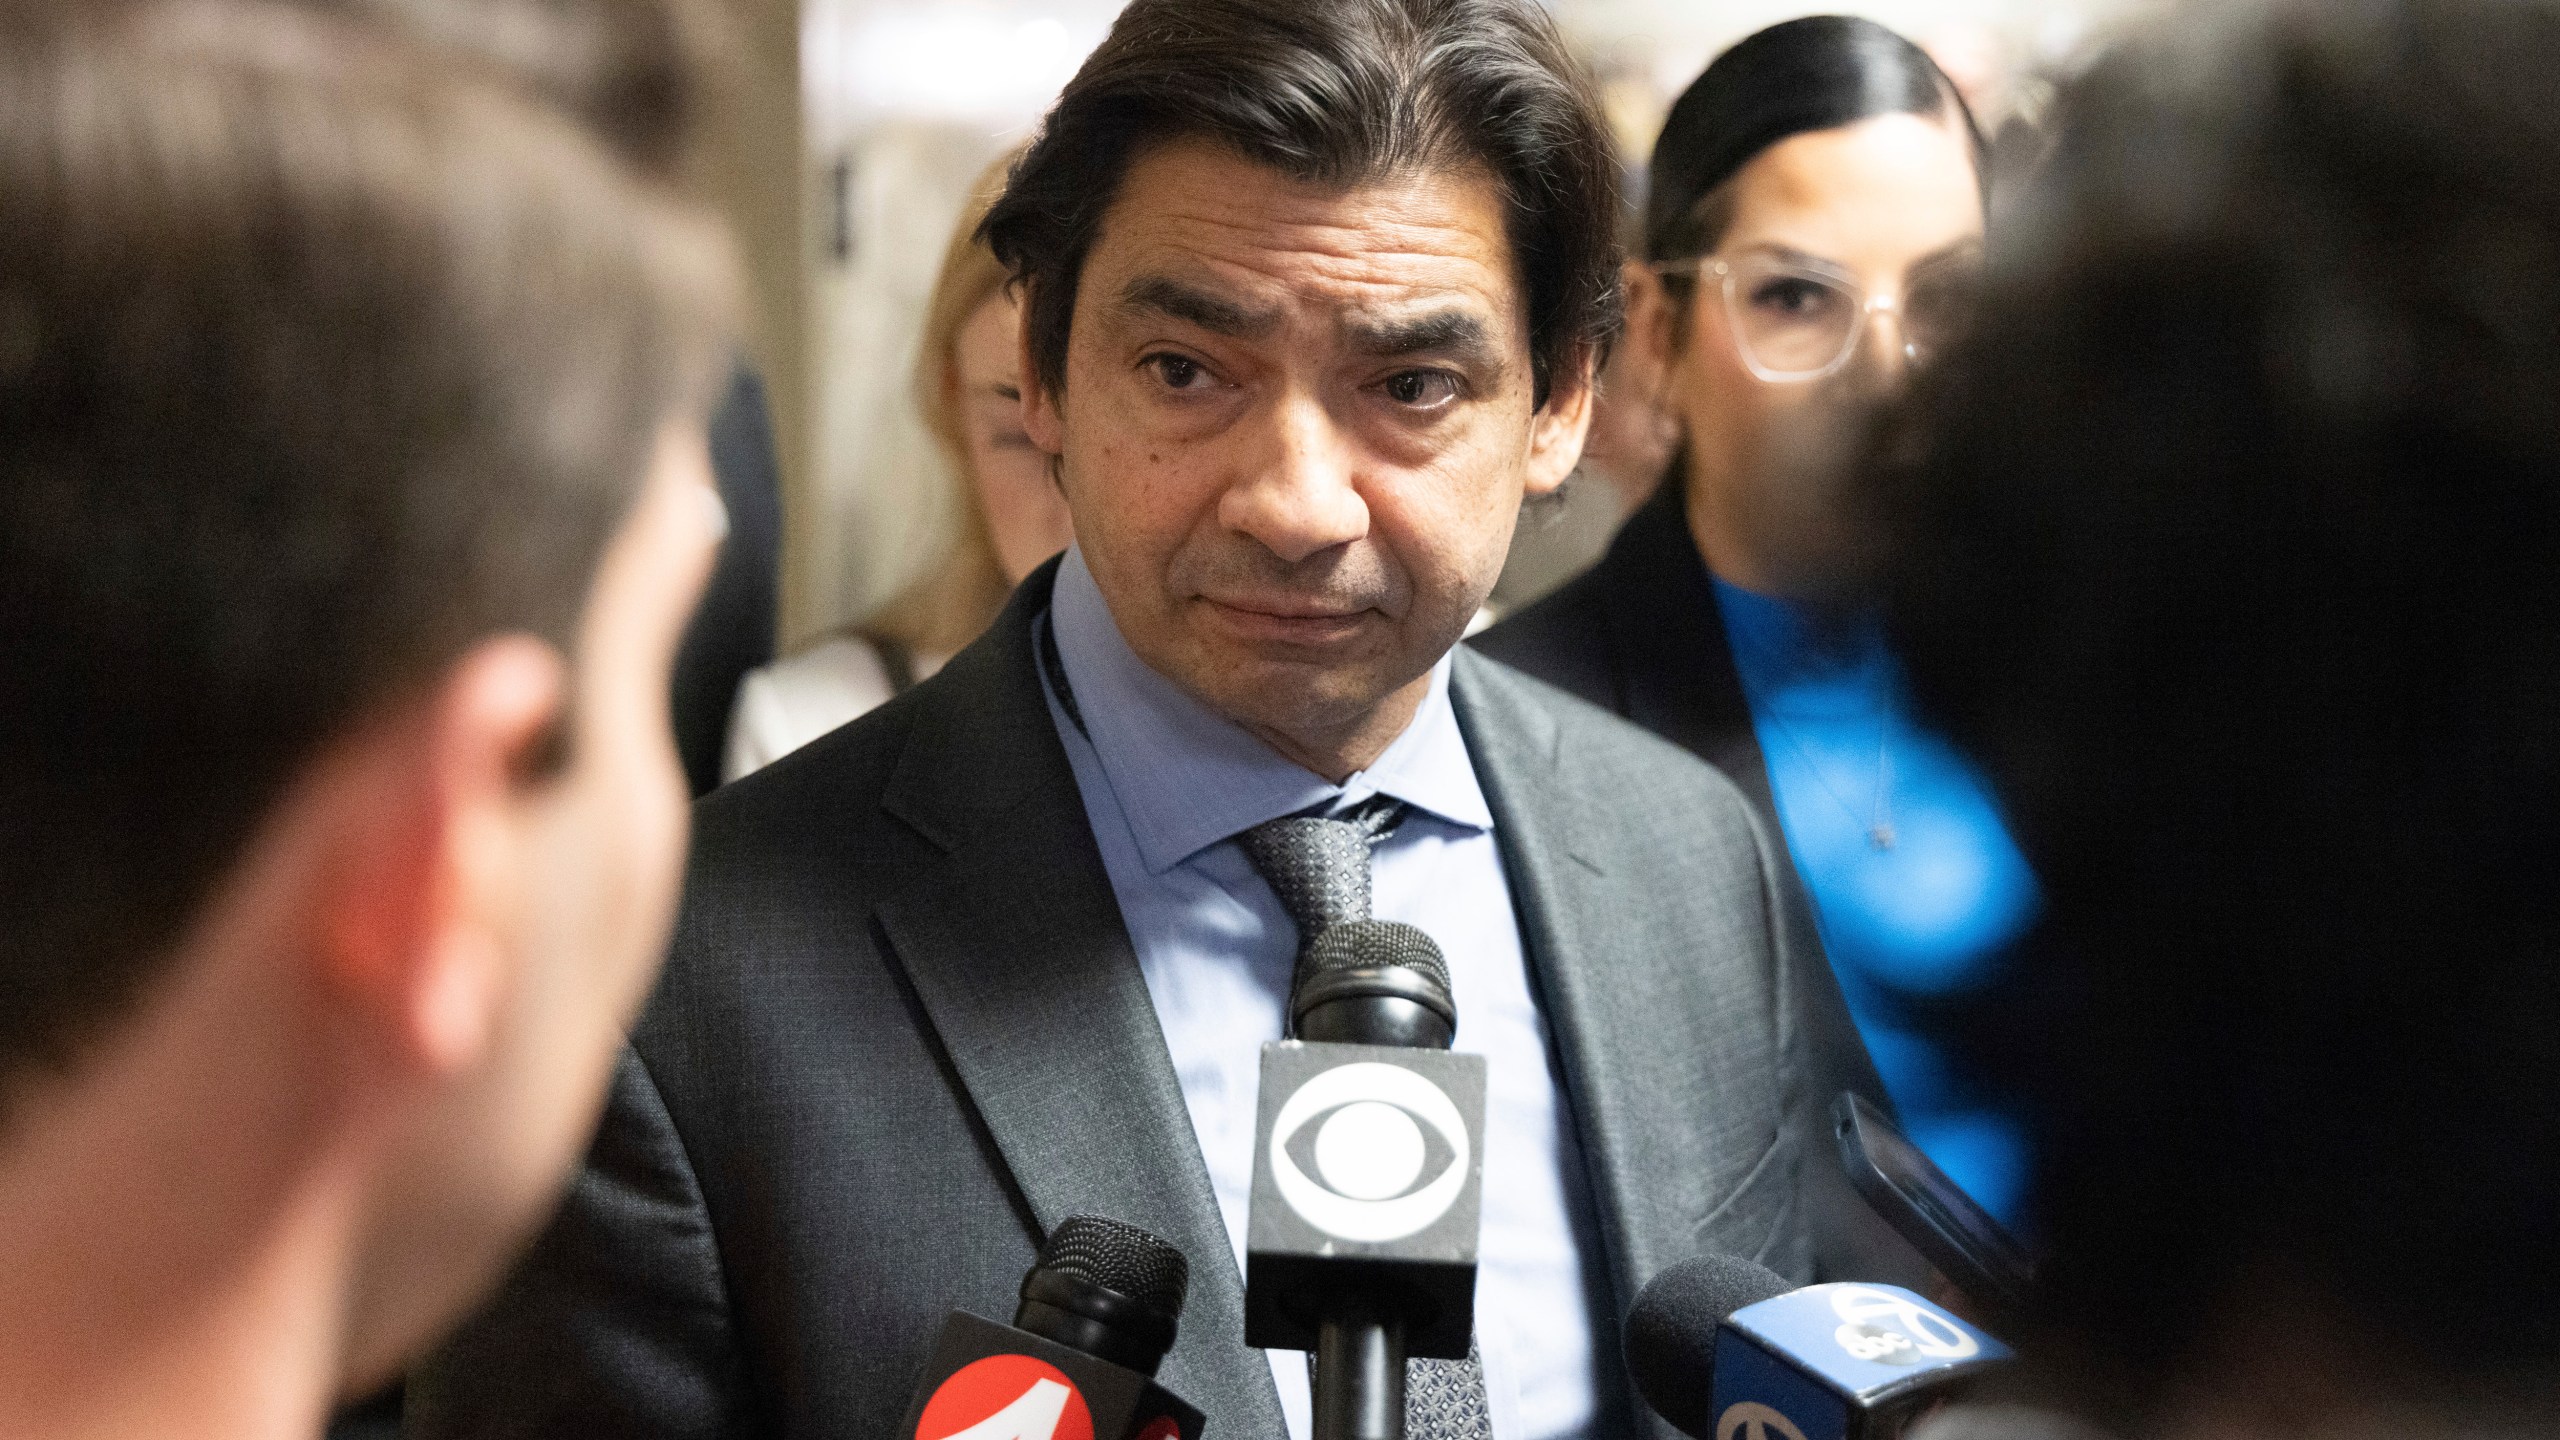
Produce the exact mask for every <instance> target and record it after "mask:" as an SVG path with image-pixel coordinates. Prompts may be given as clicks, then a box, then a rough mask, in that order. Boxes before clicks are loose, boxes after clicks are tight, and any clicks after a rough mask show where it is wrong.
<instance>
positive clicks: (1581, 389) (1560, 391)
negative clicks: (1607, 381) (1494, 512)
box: [1527, 345, 1599, 495]
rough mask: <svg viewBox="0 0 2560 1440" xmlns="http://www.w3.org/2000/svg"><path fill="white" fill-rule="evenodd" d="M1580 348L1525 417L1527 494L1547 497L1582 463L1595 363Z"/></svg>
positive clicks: (1587, 351)
mask: <svg viewBox="0 0 2560 1440" xmlns="http://www.w3.org/2000/svg"><path fill="white" fill-rule="evenodd" d="M1598 358H1599V357H1598V356H1597V354H1596V353H1595V352H1594V351H1593V349H1592V347H1590V346H1587V345H1586V346H1584V347H1583V348H1582V349H1581V350H1580V351H1579V352H1577V353H1576V354H1575V356H1574V358H1573V360H1572V362H1571V363H1569V364H1567V365H1564V366H1562V367H1560V368H1558V369H1557V370H1556V372H1555V373H1554V375H1553V376H1552V377H1550V379H1549V381H1548V384H1547V403H1546V404H1544V405H1541V406H1539V407H1538V411H1537V413H1536V414H1534V415H1531V416H1530V417H1529V475H1528V482H1529V483H1528V486H1527V489H1528V493H1529V494H1531V495H1550V494H1553V493H1555V490H1556V488H1557V487H1558V486H1560V485H1562V484H1564V482H1565V478H1566V477H1567V476H1569V475H1571V474H1572V473H1573V467H1575V466H1576V465H1579V464H1581V463H1582V442H1583V441H1584V440H1585V439H1586V438H1588V437H1589V436H1590V434H1591V396H1592V391H1593V389H1594V388H1595V386H1594V383H1593V366H1594V364H1595V362H1596V361H1597V360H1598Z"/></svg>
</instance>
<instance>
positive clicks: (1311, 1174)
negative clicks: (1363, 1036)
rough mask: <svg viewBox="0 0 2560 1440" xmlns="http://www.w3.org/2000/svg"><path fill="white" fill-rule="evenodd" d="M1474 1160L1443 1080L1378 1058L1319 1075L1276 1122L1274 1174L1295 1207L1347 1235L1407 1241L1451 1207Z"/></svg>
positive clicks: (1315, 1223)
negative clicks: (1427, 1077)
mask: <svg viewBox="0 0 2560 1440" xmlns="http://www.w3.org/2000/svg"><path fill="white" fill-rule="evenodd" d="M1473 1160H1474V1155H1473V1152H1472V1150H1471V1148H1470V1146H1469V1143H1468V1140H1467V1122H1466V1120H1465V1118H1464V1117H1462V1116H1461V1115H1459V1113H1458V1107H1457V1105H1456V1104H1455V1103H1454V1102H1452V1101H1451V1100H1450V1099H1449V1097H1448V1096H1447V1095H1445V1094H1443V1093H1441V1090H1440V1087H1439V1086H1437V1085H1434V1084H1432V1083H1431V1082H1430V1081H1428V1080H1425V1079H1424V1078H1422V1077H1421V1076H1420V1075H1417V1074H1415V1073H1414V1072H1412V1071H1410V1070H1406V1069H1403V1068H1401V1067H1399V1066H1395V1065H1386V1064H1381V1063H1379V1062H1376V1061H1366V1060H1364V1061H1360V1062H1357V1063H1354V1064H1350V1065H1337V1066H1335V1067H1334V1068H1333V1069H1331V1070H1327V1071H1325V1072H1324V1073H1323V1074H1321V1075H1318V1076H1316V1077H1315V1078H1314V1079H1312V1080H1309V1081H1308V1082H1307V1083H1306V1084H1304V1085H1301V1086H1299V1087H1298V1089H1297V1093H1295V1094H1293V1095H1291V1096H1290V1097H1289V1099H1288V1101H1287V1103H1285V1104H1283V1105H1282V1106H1281V1107H1280V1113H1279V1115H1278V1116H1277V1117H1276V1118H1274V1119H1273V1121H1272V1124H1271V1176H1272V1180H1273V1181H1274V1183H1276V1184H1277V1185H1278V1186H1279V1189H1280V1194H1281V1197H1282V1198H1283V1199H1285V1200H1287V1201H1288V1202H1289V1208H1290V1209H1292V1210H1295V1211H1297V1212H1298V1215H1299V1218H1301V1219H1303V1220H1305V1221H1306V1222H1307V1223H1308V1224H1310V1225H1313V1226H1314V1227H1316V1228H1317V1229H1319V1230H1322V1231H1323V1232H1325V1233H1326V1234H1328V1235H1331V1236H1333V1237H1335V1238H1336V1239H1340V1240H1353V1241H1361V1242H1365V1243H1368V1244H1373V1245H1374V1244H1383V1243H1385V1242H1387V1241H1390V1240H1401V1239H1403V1238H1404V1237H1406V1236H1408V1235H1411V1234H1414V1233H1415V1232H1417V1231H1420V1230H1422V1229H1424V1228H1426V1227H1428V1226H1429V1225H1430V1224H1431V1223H1432V1222H1433V1221H1435V1220H1437V1219H1439V1218H1440V1217H1441V1216H1443V1215H1446V1214H1448V1213H1449V1207H1450V1206H1452V1205H1455V1204H1457V1203H1458V1196H1459V1195H1460V1194H1462V1193H1464V1192H1465V1190H1466V1188H1467V1176H1468V1173H1469V1168H1470V1165H1471V1163H1472V1161H1473Z"/></svg>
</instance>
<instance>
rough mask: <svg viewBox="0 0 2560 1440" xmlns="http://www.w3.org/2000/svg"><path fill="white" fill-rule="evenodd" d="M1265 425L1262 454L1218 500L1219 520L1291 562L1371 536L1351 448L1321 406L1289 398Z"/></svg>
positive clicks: (1269, 414)
mask: <svg viewBox="0 0 2560 1440" xmlns="http://www.w3.org/2000/svg"><path fill="white" fill-rule="evenodd" d="M1262 423H1263V426H1264V427H1265V430H1264V436H1263V443H1262V444H1261V445H1259V446H1257V447H1256V449H1257V451H1258V452H1259V453H1258V454H1257V455H1255V456H1254V458H1253V459H1251V460H1249V461H1248V462H1247V464H1248V470H1247V473H1246V474H1245V475H1244V476H1243V477H1242V478H1241V479H1240V480H1239V481H1238V482H1237V484H1236V485H1235V486H1234V487H1232V488H1231V489H1229V490H1228V491H1227V493H1226V494H1225V496H1224V497H1222V498H1221V499H1220V500H1219V502H1218V518H1219V520H1220V521H1221V522H1222V523H1224V524H1225V525H1226V527H1227V528H1228V529H1230V530H1235V531H1239V532H1241V533H1243V534H1246V535H1250V536H1252V537H1253V538H1254V539H1255V540H1257V541H1260V542H1261V543H1262V545H1263V546H1264V547H1265V548H1266V549H1268V550H1270V551H1271V553H1273V554H1274V555H1277V556H1279V557H1280V558H1281V559H1282V560H1283V561H1286V562H1287V563H1289V564H1292V565H1295V564H1297V563H1298V562H1299V561H1302V560H1305V559H1307V558H1308V557H1309V556H1312V555H1316V554H1320V553H1322V552H1323V551H1326V550H1329V549H1331V548H1333V547H1334V546H1336V545H1348V544H1350V543H1351V542H1352V541H1354V540H1358V539H1361V538H1362V537H1364V536H1366V535H1367V534H1368V533H1369V505H1368V502H1367V501H1365V500H1363V499H1361V498H1360V492H1359V490H1358V488H1357V487H1356V485H1355V483H1354V476H1355V468H1356V467H1355V463H1354V458H1353V450H1352V446H1351V444H1350V442H1349V440H1348V438H1347V437H1346V436H1344V435H1343V433H1342V431H1341V428H1340V426H1338V425H1337V424H1336V423H1335V422H1334V419H1333V417H1332V415H1330V414H1329V413H1328V412H1327V411H1326V409H1325V407H1324V405H1323V404H1322V403H1321V402H1320V401H1319V400H1317V399H1316V398H1315V397H1314V396H1302V395H1292V396H1287V397H1284V398H1283V399H1281V400H1280V401H1279V403H1277V404H1275V405H1273V406H1272V407H1271V408H1270V410H1269V411H1268V412H1267V413H1266V414H1265V415H1264V417H1263V419H1262Z"/></svg>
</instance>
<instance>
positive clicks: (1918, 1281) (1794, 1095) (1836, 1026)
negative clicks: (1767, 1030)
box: [1753, 815, 1930, 1293]
mask: <svg viewBox="0 0 2560 1440" xmlns="http://www.w3.org/2000/svg"><path fill="white" fill-rule="evenodd" d="M1754 820H1755V823H1754V825H1753V834H1754V836H1755V838H1756V841H1757V844H1758V848H1759V852H1760V880H1761V885H1762V888H1763V890H1764V892H1765V893H1766V895H1767V902H1768V905H1769V908H1770V914H1771V916H1772V922H1771V928H1772V930H1773V931H1774V932H1775V941H1776V945H1777V950H1778V956H1777V959H1778V964H1779V966H1780V967H1781V969H1782V971H1783V983H1784V987H1785V988H1784V993H1785V995H1786V1006H1787V1015H1786V1034H1785V1035H1784V1037H1783V1041H1784V1045H1785V1049H1784V1054H1785V1055H1786V1062H1785V1063H1786V1067H1787V1074H1786V1077H1785V1084H1786V1096H1787V1101H1786V1103H1787V1118H1786V1126H1787V1130H1788V1133H1789V1136H1790V1137H1791V1139H1792V1141H1793V1144H1794V1147H1795V1150H1796V1155H1797V1158H1798V1162H1799V1165H1800V1166H1801V1169H1800V1171H1799V1173H1798V1176H1797V1197H1796V1199H1797V1207H1796V1208H1797V1212H1798V1213H1799V1214H1801V1215H1803V1216H1804V1220H1805V1228H1806V1232H1807V1234H1808V1235H1809V1236H1810V1238H1811V1240H1812V1242H1813V1268H1814V1279H1816V1280H1817V1281H1822V1280H1873V1281H1882V1282H1884V1283H1886V1284H1889V1285H1902V1286H1906V1287H1908V1288H1911V1289H1915V1290H1920V1291H1922V1292H1923V1293H1926V1292H1927V1290H1928V1286H1929V1278H1930V1271H1929V1266H1928V1263H1927V1262H1926V1261H1924V1260H1922V1259H1921V1258H1920V1256H1919V1253H1918V1252H1917V1251H1914V1250H1913V1249H1912V1248H1911V1247H1910V1246H1909V1245H1908V1244H1906V1243H1905V1242H1904V1241H1903V1239H1902V1237H1901V1236H1899V1235H1897V1234H1895V1233H1894V1232H1893V1229H1892V1227H1890V1226H1888V1225H1886V1224H1885V1223H1884V1221H1883V1220H1882V1219H1880V1218H1878V1217H1877V1215H1876V1214H1875V1212H1874V1211H1873V1210H1871V1209H1869V1208H1868V1206H1867V1203H1866V1201H1864V1200H1863V1199H1861V1198H1859V1195H1858V1192H1857V1191H1856V1190H1854V1189H1852V1188H1851V1187H1850V1185H1849V1176H1848V1171H1847V1170H1846V1169H1845V1168H1843V1167H1842V1165H1841V1163H1840V1157H1839V1145H1838V1143H1837V1142H1836V1141H1835V1140H1834V1139H1833V1137H1832V1129H1831V1107H1832V1105H1833V1104H1834V1103H1835V1102H1836V1101H1838V1099H1839V1098H1840V1092H1842V1091H1844V1090H1855V1091H1856V1092H1858V1093H1859V1094H1860V1095H1863V1096H1865V1097H1866V1098H1867V1099H1868V1100H1870V1101H1872V1102H1873V1103H1875V1104H1876V1105H1878V1106H1880V1107H1883V1108H1884V1109H1885V1111H1886V1112H1887V1113H1888V1114H1890V1113H1891V1111H1892V1105H1891V1102H1890V1101H1888V1100H1887V1099H1886V1097H1885V1093H1884V1082H1883V1081H1882V1080H1881V1079H1879V1078H1878V1077H1877V1075H1876V1067H1875V1062H1874V1060H1872V1059H1871V1058H1869V1056H1868V1054H1867V1045H1866V1042H1865V1041H1864V1040H1862V1039H1860V1038H1859V1036H1858V1027H1857V1024H1856V1022H1854V1021H1852V1020H1851V1019H1850V1018H1849V1004H1848V1002H1847V1001H1846V1000H1844V999H1843V998H1841V994H1840V982H1839V980H1838V979H1837V978H1836V977H1835V976H1833V975H1832V973H1831V962H1830V960H1829V958H1828V957H1826V956H1825V955H1824V954H1823V949H1822V937H1821V933H1820V931H1819V930H1818V929H1817V928H1816V927H1815V925H1814V918H1813V902H1812V900H1811V899H1810V898H1809V897H1808V896H1807V895H1806V894H1805V890H1804V884H1803V882H1802V881H1800V880H1798V879H1797V878H1796V872H1795V867H1794V866H1793V865H1791V864H1788V863H1787V861H1786V858H1785V852H1784V850H1783V849H1781V848H1780V846H1779V842H1778V841H1777V840H1776V838H1775V837H1774V836H1773V835H1772V834H1771V833H1770V827H1769V826H1768V825H1767V824H1765V823H1761V822H1760V819H1759V817H1758V816H1756V815H1755V816H1754Z"/></svg>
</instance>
